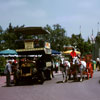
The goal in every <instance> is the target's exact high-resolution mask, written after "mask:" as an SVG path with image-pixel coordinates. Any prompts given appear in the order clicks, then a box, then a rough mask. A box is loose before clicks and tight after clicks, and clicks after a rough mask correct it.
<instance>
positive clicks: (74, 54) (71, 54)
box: [70, 48, 76, 62]
mask: <svg viewBox="0 0 100 100" xmlns="http://www.w3.org/2000/svg"><path fill="white" fill-rule="evenodd" d="M70 56H71V62H72V60H73V58H75V57H76V52H75V49H74V48H73V49H72V52H71V53H70Z"/></svg>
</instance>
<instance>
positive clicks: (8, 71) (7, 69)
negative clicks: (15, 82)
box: [5, 61, 12, 86]
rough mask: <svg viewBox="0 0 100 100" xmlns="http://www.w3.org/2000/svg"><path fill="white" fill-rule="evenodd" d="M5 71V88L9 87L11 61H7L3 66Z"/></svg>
mask: <svg viewBox="0 0 100 100" xmlns="http://www.w3.org/2000/svg"><path fill="white" fill-rule="evenodd" d="M5 70H6V85H7V86H10V83H11V76H10V75H11V72H12V69H11V61H7V64H6V66H5Z"/></svg>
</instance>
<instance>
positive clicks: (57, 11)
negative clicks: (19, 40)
mask: <svg viewBox="0 0 100 100" xmlns="http://www.w3.org/2000/svg"><path fill="white" fill-rule="evenodd" d="M10 22H11V24H12V26H17V25H18V26H21V25H25V26H26V27H30V26H33V27H34V26H41V27H45V26H46V25H47V24H48V25H50V26H53V25H54V24H60V25H61V27H62V28H64V29H65V30H66V35H67V36H71V35H72V34H76V35H77V34H79V33H80V32H81V34H82V37H83V38H84V39H85V40H87V39H88V37H90V36H91V34H92V32H93V35H94V37H95V36H96V35H97V32H98V31H99V22H100V0H0V26H1V27H2V28H3V29H4V30H5V29H6V28H7V27H8V26H9V23H10ZM92 30H93V31H92Z"/></svg>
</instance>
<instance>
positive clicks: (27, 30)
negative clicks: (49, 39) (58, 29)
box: [14, 27, 49, 35]
mask: <svg viewBox="0 0 100 100" xmlns="http://www.w3.org/2000/svg"><path fill="white" fill-rule="evenodd" d="M14 31H15V33H22V34H25V35H39V34H49V31H47V30H45V29H43V28H42V27H23V28H18V29H15V30H14Z"/></svg>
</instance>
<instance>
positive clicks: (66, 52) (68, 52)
mask: <svg viewBox="0 0 100 100" xmlns="http://www.w3.org/2000/svg"><path fill="white" fill-rule="evenodd" d="M71 52H72V50H68V51H64V52H63V54H70V53H71ZM75 52H76V54H77V55H78V54H79V55H80V54H81V53H80V52H79V51H75Z"/></svg>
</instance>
